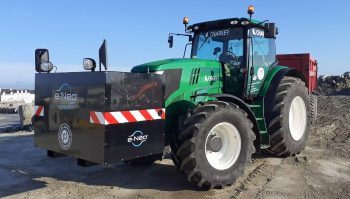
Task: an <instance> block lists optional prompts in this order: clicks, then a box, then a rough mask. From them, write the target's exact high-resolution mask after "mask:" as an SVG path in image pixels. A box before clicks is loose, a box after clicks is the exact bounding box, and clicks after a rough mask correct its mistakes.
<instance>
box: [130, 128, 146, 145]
mask: <svg viewBox="0 0 350 199" xmlns="http://www.w3.org/2000/svg"><path fill="white" fill-rule="evenodd" d="M147 137H148V135H144V134H143V133H142V132H141V131H135V132H134V133H133V134H132V135H130V136H129V137H128V142H129V143H131V144H132V145H133V146H134V147H139V146H141V145H142V143H144V142H146V141H147Z"/></svg>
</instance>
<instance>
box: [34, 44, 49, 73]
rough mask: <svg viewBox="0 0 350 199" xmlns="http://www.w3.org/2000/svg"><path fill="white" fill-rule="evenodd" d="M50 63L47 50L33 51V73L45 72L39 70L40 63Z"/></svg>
mask: <svg viewBox="0 0 350 199" xmlns="http://www.w3.org/2000/svg"><path fill="white" fill-rule="evenodd" d="M43 62H50V58H49V50H47V49H36V50H35V71H36V72H39V73H40V72H47V71H43V70H42V69H41V63H43Z"/></svg>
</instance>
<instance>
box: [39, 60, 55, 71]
mask: <svg viewBox="0 0 350 199" xmlns="http://www.w3.org/2000/svg"><path fill="white" fill-rule="evenodd" d="M52 68H53V64H52V63H51V62H49V61H44V62H42V63H41V64H40V69H41V70H42V71H44V72H50V71H51V70H52Z"/></svg>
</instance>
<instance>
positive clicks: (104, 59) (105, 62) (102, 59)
mask: <svg viewBox="0 0 350 199" xmlns="http://www.w3.org/2000/svg"><path fill="white" fill-rule="evenodd" d="M98 55H99V59H100V63H99V65H100V71H101V64H102V65H103V66H104V67H105V70H107V68H108V59H107V41H106V40H105V39H104V40H103V43H102V45H101V47H100V49H99V52H98Z"/></svg>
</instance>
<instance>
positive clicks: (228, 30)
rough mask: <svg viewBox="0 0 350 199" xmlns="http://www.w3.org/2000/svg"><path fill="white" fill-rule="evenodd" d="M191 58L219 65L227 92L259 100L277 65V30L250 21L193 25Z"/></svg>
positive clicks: (237, 20)
mask: <svg viewBox="0 0 350 199" xmlns="http://www.w3.org/2000/svg"><path fill="white" fill-rule="evenodd" d="M187 30H188V31H190V32H192V33H193V34H194V37H193V41H192V51H191V58H195V59H209V60H216V61H220V62H221V63H222V65H223V74H224V78H223V83H224V92H225V93H230V94H233V95H236V96H241V97H243V98H245V97H256V96H257V95H258V94H259V93H258V92H259V90H260V88H261V85H262V83H263V81H264V79H265V77H266V75H265V74H267V73H268V70H269V68H270V67H271V66H273V65H274V64H275V63H276V47H275V38H276V33H277V31H276V27H275V24H272V23H264V22H259V21H255V20H251V19H247V18H231V19H223V20H217V21H210V22H204V23H198V24H194V25H192V26H189V27H188V28H187Z"/></svg>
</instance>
